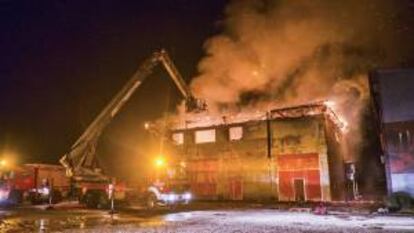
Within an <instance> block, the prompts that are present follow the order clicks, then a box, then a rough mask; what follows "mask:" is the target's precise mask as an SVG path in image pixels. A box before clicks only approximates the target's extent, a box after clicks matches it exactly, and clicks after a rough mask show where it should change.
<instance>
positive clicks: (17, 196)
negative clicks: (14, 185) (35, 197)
mask: <svg viewBox="0 0 414 233" xmlns="http://www.w3.org/2000/svg"><path fill="white" fill-rule="evenodd" d="M9 201H10V203H11V204H14V205H17V204H21V203H22V202H23V193H22V192H21V191H20V190H11V191H10V193H9Z"/></svg>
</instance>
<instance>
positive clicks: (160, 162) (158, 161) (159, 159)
mask: <svg viewBox="0 0 414 233" xmlns="http://www.w3.org/2000/svg"><path fill="white" fill-rule="evenodd" d="M165 163H166V162H165V159H164V156H158V157H157V158H156V159H155V166H156V167H163V166H165Z"/></svg>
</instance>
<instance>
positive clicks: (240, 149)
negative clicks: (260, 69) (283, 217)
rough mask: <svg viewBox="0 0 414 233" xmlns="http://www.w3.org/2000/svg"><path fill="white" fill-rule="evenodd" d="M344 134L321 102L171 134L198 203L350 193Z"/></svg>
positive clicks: (181, 127)
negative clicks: (202, 201)
mask: <svg viewBox="0 0 414 233" xmlns="http://www.w3.org/2000/svg"><path fill="white" fill-rule="evenodd" d="M345 128H346V125H345V124H344V123H343V122H342V121H340V119H339V118H338V117H337V116H336V115H335V113H334V112H333V111H332V110H331V109H330V108H329V107H328V106H327V105H326V104H325V103H322V102H321V103H315V104H309V105H302V106H295V107H289V108H282V109H273V110H271V111H268V112H254V113H248V114H237V115H234V116H220V117H207V118H200V119H197V120H194V121H188V120H186V121H185V122H183V123H179V122H177V123H176V124H175V125H174V126H173V127H171V128H170V134H169V136H170V139H172V142H174V143H173V144H174V146H173V149H172V150H173V151H175V153H176V154H179V155H182V156H183V157H184V158H185V163H186V169H187V173H188V178H189V180H190V184H191V189H192V191H193V193H194V194H195V196H196V197H197V198H199V199H209V200H221V199H222V200H249V199H251V200H266V199H268V200H279V201H332V200H344V199H345V195H346V193H345V192H346V188H345V186H346V180H345V168H344V166H345V163H344V162H345V161H343V159H342V158H343V156H342V155H341V153H342V152H341V148H340V142H341V140H342V132H343V130H345Z"/></svg>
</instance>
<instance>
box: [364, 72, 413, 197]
mask: <svg viewBox="0 0 414 233" xmlns="http://www.w3.org/2000/svg"><path fill="white" fill-rule="evenodd" d="M370 86H371V92H372V96H373V100H374V106H375V110H376V113H377V116H378V122H379V125H378V126H379V131H380V136H381V146H382V153H383V160H384V163H385V171H386V176H387V190H388V194H392V193H394V192H406V193H409V194H410V195H411V196H413V197H414V139H413V135H414V92H413V87H414V70H413V69H406V70H401V69H391V70H379V71H375V72H373V73H371V75H370Z"/></svg>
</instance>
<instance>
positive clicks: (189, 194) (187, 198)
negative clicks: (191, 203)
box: [183, 193, 193, 200]
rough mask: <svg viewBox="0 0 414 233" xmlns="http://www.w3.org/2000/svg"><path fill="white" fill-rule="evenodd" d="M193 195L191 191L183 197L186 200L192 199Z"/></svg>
mask: <svg viewBox="0 0 414 233" xmlns="http://www.w3.org/2000/svg"><path fill="white" fill-rule="evenodd" d="M192 197H193V196H192V195H191V193H185V194H184V195H183V198H184V199H185V200H191V198H192Z"/></svg>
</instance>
